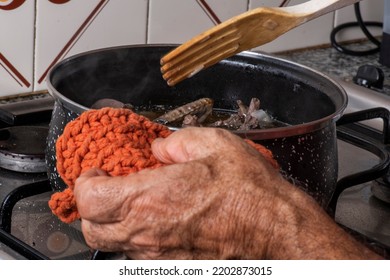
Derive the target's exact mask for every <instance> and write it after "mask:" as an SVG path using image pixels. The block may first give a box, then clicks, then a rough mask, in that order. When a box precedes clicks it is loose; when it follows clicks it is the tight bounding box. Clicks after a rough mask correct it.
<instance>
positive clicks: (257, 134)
mask: <svg viewBox="0 0 390 280" xmlns="http://www.w3.org/2000/svg"><path fill="white" fill-rule="evenodd" d="M176 46H178V45H176V44H135V45H121V46H115V47H107V48H100V49H94V50H90V51H85V52H81V53H78V54H75V55H72V56H70V57H68V58H65V59H63V60H61V61H60V62H58V63H57V64H56V65H54V66H53V67H52V68H51V69H50V71H49V73H48V75H47V78H46V84H47V87H48V91H49V94H50V95H51V96H52V97H53V98H54V99H55V101H56V102H59V103H60V104H61V105H62V106H64V107H65V108H67V109H69V110H70V111H72V112H75V113H77V114H81V113H82V112H84V111H86V110H89V109H90V108H88V107H86V106H83V105H81V104H79V103H76V102H74V101H73V100H71V99H69V98H67V97H66V96H64V95H62V94H61V93H60V92H59V91H57V89H56V88H55V87H54V86H53V83H52V78H53V77H52V76H53V74H54V73H55V72H56V69H57V68H59V67H60V66H61V65H62V64H65V63H67V62H68V61H69V60H73V59H75V58H77V57H81V56H85V55H89V54H93V53H98V52H102V51H109V50H114V49H121V48H156V47H172V48H174V47H176ZM234 56H236V57H252V58H260V60H261V59H263V60H264V59H265V60H271V61H274V62H279V63H284V64H288V65H291V66H294V67H298V68H300V69H302V70H305V71H308V72H311V73H312V74H314V75H316V76H318V77H319V78H321V79H322V80H326V81H328V82H329V83H331V84H332V85H333V86H334V87H335V88H336V89H337V91H338V93H339V95H340V98H341V103H342V105H341V106H340V107H339V108H336V110H335V112H333V113H332V114H329V115H328V116H325V117H323V118H320V119H316V120H313V121H310V122H305V123H302V124H295V125H291V126H287V127H277V128H267V129H251V130H236V131H233V132H234V133H235V134H237V135H239V136H241V137H244V138H249V139H252V140H265V139H272V138H283V137H290V136H297V135H303V134H306V133H310V132H313V131H316V130H319V129H322V128H325V127H327V126H328V125H331V124H332V123H333V124H334V123H335V122H336V121H337V120H338V119H339V118H340V117H341V116H342V115H343V113H344V111H345V109H346V107H347V104H348V95H347V93H346V91H345V89H344V88H343V87H342V86H341V85H340V84H339V83H338V82H337V81H336V80H335V79H333V78H331V77H330V76H328V75H326V74H324V73H321V72H319V71H318V70H315V69H313V68H310V67H308V66H305V65H302V64H300V63H296V62H293V61H290V60H287V59H283V58H279V57H276V56H273V55H270V54H265V53H262V52H254V51H243V52H240V53H238V54H236V55H234ZM169 128H170V129H171V130H179V129H180V128H176V127H169Z"/></svg>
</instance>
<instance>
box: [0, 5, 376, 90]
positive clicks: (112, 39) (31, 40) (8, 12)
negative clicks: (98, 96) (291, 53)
mask: <svg viewBox="0 0 390 280" xmlns="http://www.w3.org/2000/svg"><path fill="white" fill-rule="evenodd" d="M281 2H282V0H263V1H262V0H234V1H232V0H83V1H75V0H56V1H54V0H29V1H16V0H0V32H1V33H0V34H1V41H0V66H1V67H0V97H2V96H9V95H18V94H28V93H31V92H36V91H40V90H45V89H46V84H45V77H46V73H47V71H48V69H50V67H51V66H52V65H53V64H55V63H56V62H58V61H60V60H61V59H63V58H65V57H68V56H70V55H73V54H76V53H80V52H84V51H88V50H92V49H97V48H104V47H110V46H116V45H127V44H144V43H149V44H154V43H182V42H184V41H186V40H188V39H190V38H191V37H193V36H195V35H197V34H198V33H200V32H202V31H204V30H206V29H208V28H210V27H212V26H213V25H215V24H217V23H218V22H220V21H224V20H227V19H228V18H231V17H233V16H235V15H238V14H240V13H243V12H245V11H246V10H248V9H253V8H256V7H259V6H278V5H279V4H280V3H281ZM301 2H304V0H291V1H290V4H289V5H294V4H298V3H301ZM361 8H362V14H363V18H364V19H365V20H378V21H382V18H383V14H382V13H383V0H364V1H362V2H361ZM346 21H355V16H354V12H353V7H352V6H351V7H347V8H344V9H342V10H340V11H337V12H336V13H331V14H328V15H325V16H323V17H321V18H319V19H316V20H313V21H311V22H309V23H306V24H304V25H302V26H300V27H298V28H296V29H295V30H292V31H290V32H288V33H287V34H285V35H282V36H281V37H279V38H278V39H276V40H275V41H274V42H271V43H269V44H266V45H264V46H262V47H259V48H257V49H258V50H262V51H266V52H280V51H285V50H291V49H297V48H305V47H312V46H317V45H322V44H328V43H329V34H330V31H331V30H332V28H333V27H334V25H338V24H340V23H343V22H346ZM374 32H375V34H381V31H380V30H375V31H374ZM340 36H342V37H340V39H341V40H350V39H356V38H361V37H362V36H363V35H362V34H361V32H359V31H355V30H348V31H347V32H345V33H344V34H341V35H340Z"/></svg>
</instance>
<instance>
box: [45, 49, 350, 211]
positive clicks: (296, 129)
mask: <svg viewBox="0 0 390 280" xmlns="http://www.w3.org/2000/svg"><path fill="white" fill-rule="evenodd" d="M172 47H173V46H167V45H159V46H158V45H135V46H122V47H116V48H108V49H102V50H96V51H91V52H87V53H82V54H79V55H76V56H73V57H70V58H68V59H65V60H64V61H62V62H60V63H58V64H57V65H56V66H54V67H53V69H52V70H51V71H50V73H49V75H48V80H47V84H48V88H49V92H50V94H51V95H52V96H53V97H54V99H55V108H54V111H53V115H52V120H51V123H50V132H49V137H48V149H47V153H46V154H47V158H46V161H47V164H48V166H49V176H50V181H51V184H52V187H53V189H54V190H62V189H64V188H65V185H64V183H63V182H62V180H61V178H60V177H59V176H58V174H57V172H56V168H55V164H56V157H55V141H56V139H57V138H58V136H59V135H60V134H61V133H62V131H63V129H64V127H65V125H66V124H67V123H68V122H69V121H71V120H73V119H74V118H76V117H77V116H78V115H79V114H80V113H82V112H83V111H84V110H87V109H88V108H89V107H90V106H91V105H92V104H93V103H94V102H95V101H96V100H98V99H101V98H114V99H117V100H119V101H122V102H125V103H132V104H134V105H141V104H149V103H151V104H172V105H182V104H184V103H187V102H191V101H194V100H196V99H198V98H201V97H210V98H213V99H214V101H215V107H216V108H223V109H233V108H235V106H236V100H237V99H241V100H242V101H243V102H245V103H247V104H249V102H250V99H251V98H252V97H258V98H259V99H260V100H261V104H262V105H261V107H262V108H264V109H266V110H267V111H268V112H269V113H270V114H271V115H273V116H275V117H276V118H277V119H279V120H280V121H283V122H286V123H289V124H291V126H289V127H283V128H274V129H263V130H251V131H246V132H245V131H237V132H236V133H237V134H238V135H240V136H242V137H247V138H250V139H252V140H254V141H258V142H259V143H262V144H264V145H265V146H267V147H268V148H269V149H271V150H272V152H273V153H274V155H275V157H276V159H277V160H278V162H279V163H280V165H281V167H282V169H283V171H284V173H286V176H288V177H289V178H291V179H292V180H294V181H296V182H299V185H300V186H302V187H303V188H304V189H305V190H306V191H307V192H308V193H310V194H311V195H313V196H314V197H315V198H316V200H317V201H318V202H319V203H320V204H321V205H322V206H323V207H324V208H326V207H327V205H328V203H329V201H330V199H331V197H332V194H333V192H334V189H335V188H336V182H337V176H338V164H337V162H338V159H337V141H336V140H337V138H336V124H335V123H336V120H337V119H338V118H339V117H340V116H341V115H342V113H343V111H344V109H345V107H346V105H347V95H346V93H345V92H344V90H343V89H342V87H341V86H340V85H338V84H337V83H336V82H334V81H333V80H331V79H330V78H328V77H327V76H324V75H323V74H321V73H319V72H316V71H314V70H312V69H309V68H307V67H304V66H302V65H299V64H296V63H292V62H289V61H286V60H282V59H278V58H276V57H272V56H268V55H264V54H258V53H252V52H244V53H241V54H239V55H236V56H233V57H231V58H229V59H226V60H224V61H222V62H220V63H218V64H217V65H215V66H213V67H211V68H209V69H206V70H204V71H201V72H200V73H199V74H197V75H196V76H194V77H192V78H191V79H187V80H185V81H183V82H182V83H180V84H179V85H177V86H175V87H169V86H167V85H166V83H165V81H164V80H163V79H162V77H161V73H160V70H159V60H160V57H162V56H163V55H164V54H165V53H167V52H168V51H169V50H170V49H171V48H172Z"/></svg>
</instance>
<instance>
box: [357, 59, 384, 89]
mask: <svg viewBox="0 0 390 280" xmlns="http://www.w3.org/2000/svg"><path fill="white" fill-rule="evenodd" d="M384 78H385V74H384V73H383V70H382V69H380V68H378V67H376V66H373V65H363V66H360V67H359V69H358V71H357V73H356V76H355V77H353V81H354V82H355V84H357V85H359V86H363V87H366V88H377V89H382V88H383V81H384Z"/></svg>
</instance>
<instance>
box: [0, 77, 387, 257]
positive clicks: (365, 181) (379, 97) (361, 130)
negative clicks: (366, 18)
mask: <svg viewBox="0 0 390 280" xmlns="http://www.w3.org/2000/svg"><path fill="white" fill-rule="evenodd" d="M339 82H340V84H341V85H342V86H343V87H344V88H345V89H346V91H347V93H348V96H349V105H348V108H347V110H346V114H345V115H344V116H343V117H342V118H341V119H340V120H339V121H338V123H337V124H338V126H337V132H338V153H339V154H338V157H339V180H338V185H337V190H336V193H335V195H334V197H333V199H332V202H331V204H330V207H329V214H330V215H332V216H333V217H334V219H335V220H336V222H337V223H339V224H340V225H341V226H342V227H344V228H345V229H346V230H347V231H349V232H350V233H351V234H353V235H354V236H356V238H358V239H360V240H361V241H362V242H365V243H367V245H368V246H371V247H372V248H374V249H375V250H376V251H378V253H380V254H382V255H383V256H385V257H386V258H388V257H389V255H388V254H389V252H390V251H389V248H390V183H389V175H388V169H389V164H390V153H389V151H390V150H389V149H390V145H389V143H388V142H390V136H389V133H390V130H389V129H388V126H389V125H390V122H389V115H390V113H389V111H388V110H389V109H390V96H387V95H385V94H383V93H380V92H377V91H373V90H370V89H367V88H364V87H362V86H357V85H355V84H352V83H349V82H343V81H339ZM37 100H38V101H37ZM53 103H54V101H53V100H52V98H51V97H50V95H48V94H43V95H42V97H41V98H38V99H37V98H33V99H31V100H19V101H16V102H12V103H4V104H0V146H1V145H3V144H2V143H1V141H2V140H4V139H1V138H2V137H3V138H7V137H8V138H12V137H9V134H12V133H14V131H13V130H12V129H10V128H17V127H19V128H22V131H23V130H24V131H30V129H32V130H31V131H35V128H36V127H39V129H40V133H38V134H41V135H42V134H45V133H46V132H47V129H48V124H49V122H50V118H51V114H50V113H51V109H52V105H53ZM31 127H33V128H31ZM45 128H46V130H45ZM2 130H4V131H5V132H3V133H2ZM3 134H4V135H5V136H2V135H3ZM28 135H33V132H31V133H30V132H28ZM16 138H17V137H16ZM22 138H28V141H27V143H24V144H20V145H22V146H23V145H27V146H31V141H32V140H31V139H32V138H34V137H32V136H31V137H30V136H24V137H23V136H22ZM34 139H35V138H34ZM36 141H40V144H39V145H45V141H44V140H43V139H42V137H37V139H36ZM35 145H37V144H35ZM22 151H23V149H22ZM19 152H20V150H19ZM42 153H44V152H43V151H39V149H38V150H36V151H34V152H33V153H32V152H31V151H29V152H25V154H23V155H22V156H20V155H18V156H17V158H16V161H12V160H15V159H12V156H13V155H12V154H8V155H7V154H6V155H2V154H1V153H0V162H1V159H2V157H5V159H6V162H7V163H8V164H7V165H6V166H1V165H0V259H78V260H83V259H107V258H108V259H118V258H119V259H123V255H122V254H115V253H114V254H107V253H102V252H99V251H94V250H92V249H90V248H89V247H88V246H87V245H86V244H85V241H84V238H83V235H82V232H81V229H80V222H79V221H76V222H74V223H72V224H70V225H68V224H64V223H62V222H61V221H59V220H58V218H57V217H56V216H54V215H53V214H52V213H51V211H50V209H49V207H48V204H47V202H48V200H49V199H50V197H51V195H52V193H53V191H52V188H51V186H50V183H49V180H48V177H47V174H46V172H42V170H40V169H38V170H35V169H34V168H33V167H34V166H35V165H37V166H38V165H40V164H41V163H42V162H41V159H40V158H41V157H42ZM25 158H28V159H27V163H26V162H25V161H23V160H24V159H25ZM10 166H13V167H12V168H10ZM18 166H22V167H21V169H22V170H18V168H17V167H18Z"/></svg>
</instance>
